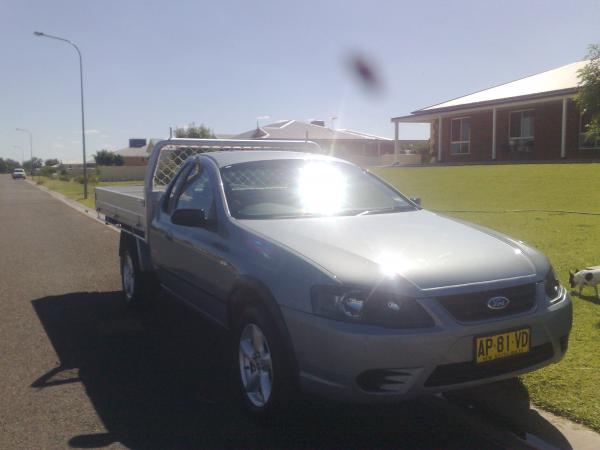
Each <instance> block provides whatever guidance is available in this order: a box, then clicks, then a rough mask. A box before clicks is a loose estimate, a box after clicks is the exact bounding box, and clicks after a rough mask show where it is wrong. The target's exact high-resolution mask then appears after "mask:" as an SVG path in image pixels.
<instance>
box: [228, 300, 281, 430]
mask: <svg viewBox="0 0 600 450" xmlns="http://www.w3.org/2000/svg"><path fill="white" fill-rule="evenodd" d="M235 330H236V333H235V337H236V339H234V343H235V344H236V345H234V351H235V359H236V366H237V367H238V370H237V382H238V389H239V395H240V397H241V401H242V404H243V406H244V407H245V409H246V410H247V411H249V412H250V413H251V414H252V415H254V416H255V417H257V418H270V417H273V416H275V414H276V413H280V412H282V410H283V408H284V407H285V406H287V403H288V401H289V400H290V399H291V394H292V391H293V389H292V380H293V378H292V377H291V370H290V364H289V362H288V361H289V357H288V356H289V355H286V354H285V352H284V351H283V346H282V345H281V339H280V337H279V333H278V331H277V328H276V326H275V325H274V323H273V320H272V319H271V317H270V316H269V314H268V312H267V311H266V309H265V308H263V307H261V306H259V305H249V306H247V307H246V308H245V309H244V310H243V312H242V314H241V316H240V318H239V320H238V321H237V326H236V329H235Z"/></svg>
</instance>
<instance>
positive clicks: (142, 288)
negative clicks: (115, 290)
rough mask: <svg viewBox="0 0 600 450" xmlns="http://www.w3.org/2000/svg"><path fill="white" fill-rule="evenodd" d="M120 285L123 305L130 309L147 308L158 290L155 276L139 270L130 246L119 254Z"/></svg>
mask: <svg viewBox="0 0 600 450" xmlns="http://www.w3.org/2000/svg"><path fill="white" fill-rule="evenodd" d="M121 283H122V286H123V298H124V299H125V303H126V304H127V306H129V307H132V308H142V307H147V306H149V305H150V303H151V301H152V300H153V299H154V296H155V295H156V293H157V292H158V290H159V284H158V282H157V279H156V276H155V274H154V273H153V272H142V271H141V270H140V264H139V261H138V258H137V252H135V249H132V248H131V246H129V247H128V248H126V249H125V250H124V251H123V252H122V254H121Z"/></svg>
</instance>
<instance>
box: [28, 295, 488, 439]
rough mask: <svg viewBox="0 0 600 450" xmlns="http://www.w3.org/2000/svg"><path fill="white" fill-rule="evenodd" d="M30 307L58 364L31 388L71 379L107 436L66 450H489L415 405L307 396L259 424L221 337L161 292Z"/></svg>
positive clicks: (441, 415)
mask: <svg viewBox="0 0 600 450" xmlns="http://www.w3.org/2000/svg"><path fill="white" fill-rule="evenodd" d="M32 303H33V307H34V309H35V311H36V313H37V315H38V316H39V318H40V321H41V323H42V324H43V326H44V328H45V331H46V333H47V335H48V337H49V339H50V341H51V342H52V344H53V346H54V348H55V350H56V353H57V354H58V356H59V359H60V365H59V366H57V367H51V368H48V371H47V373H45V374H42V375H41V376H40V377H39V378H38V379H37V380H35V381H33V383H32V384H31V386H32V388H35V389H52V387H53V386H57V385H62V384H67V383H74V382H81V383H82V384H83V386H84V387H85V389H86V392H87V395H88V396H89V398H90V400H91V402H92V404H93V406H94V408H95V409H96V412H97V414H98V416H99V417H100V419H101V420H102V422H103V423H104V426H105V428H106V430H107V432H106V433H100V434H91V435H79V436H72V437H65V441H67V442H68V445H70V446H71V447H74V448H98V447H104V446H108V445H110V444H112V443H114V442H120V443H122V444H123V445H125V446H127V447H129V448H133V449H141V448H144V449H157V450H158V449H160V450H164V449H171V448H290V447H297V448H299V447H304V448H306V447H310V448H332V447H335V448H373V447H378V448H384V447H387V448H448V449H452V448H461V449H466V448H494V446H493V445H491V444H490V443H489V442H484V441H482V440H481V438H479V437H477V435H474V434H473V433H472V432H470V431H468V430H467V429H466V427H462V426H461V425H460V424H457V423H456V421H452V420H449V418H448V417H447V413H446V412H445V411H441V410H439V409H436V408H431V407H428V406H426V405H425V404H423V403H421V402H410V403H405V404H401V405H395V406H377V407H365V406H356V405H340V404H336V403H329V402H320V401H317V400H312V399H311V400H309V399H307V400H304V401H303V402H302V403H301V404H299V405H295V407H294V411H293V412H291V413H290V416H289V417H286V418H285V419H282V420H281V421H278V422H277V423H275V424H270V425H268V426H267V425H262V424H259V423H256V422H254V421H253V420H251V419H250V418H249V417H247V416H246V415H245V414H244V413H243V412H242V411H241V410H240V409H239V408H238V405H237V402H236V399H235V398H233V395H232V393H231V392H230V381H229V380H230V376H231V373H232V367H231V364H229V362H228V359H229V358H228V356H227V352H226V349H227V345H226V342H227V341H226V336H225V335H224V333H223V332H222V331H220V330H219V329H217V328H215V327H214V326H213V325H211V324H210V323H208V322H206V321H205V320H203V319H202V318H201V317H199V316H198V315H197V314H195V313H194V312H192V311H190V310H189V309H188V308H187V307H185V306H183V305H180V304H178V303H176V302H175V301H173V300H172V299H170V298H167V297H166V296H161V297H160V298H159V300H158V301H157V304H156V306H155V307H154V308H153V309H152V310H150V311H147V312H144V313H139V312H134V311H130V310H128V309H126V308H125V307H124V305H123V302H122V299H121V294H120V293H119V292H101V293H73V294H68V295H61V296H54V297H45V298H42V299H39V300H34V301H33V302H32ZM67 442H65V443H67Z"/></svg>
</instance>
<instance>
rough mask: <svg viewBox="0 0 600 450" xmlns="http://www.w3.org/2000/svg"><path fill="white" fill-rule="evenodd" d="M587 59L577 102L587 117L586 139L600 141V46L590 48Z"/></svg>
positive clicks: (582, 70) (580, 77) (580, 79)
mask: <svg viewBox="0 0 600 450" xmlns="http://www.w3.org/2000/svg"><path fill="white" fill-rule="evenodd" d="M587 58H588V59H589V63H588V64H586V66H585V67H584V68H583V69H579V71H578V76H579V92H578V93H577V95H576V96H575V101H576V102H577V104H578V105H579V110H580V111H581V113H582V114H583V115H584V116H585V117H586V119H588V120H587V125H586V138H587V139H589V140H598V139H600V45H599V44H592V45H590V47H589V50H588V54H587Z"/></svg>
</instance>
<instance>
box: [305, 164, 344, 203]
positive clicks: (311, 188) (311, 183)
mask: <svg viewBox="0 0 600 450" xmlns="http://www.w3.org/2000/svg"><path fill="white" fill-rule="evenodd" d="M299 171H300V176H299V179H298V192H299V195H300V202H301V204H302V209H303V212H304V213H306V214H323V215H333V214H336V213H338V212H340V211H341V210H342V209H343V207H344V203H345V200H346V193H347V180H346V177H345V176H344V175H343V174H342V172H341V171H340V170H339V169H337V168H335V167H332V166H331V165H330V164H324V163H309V164H306V165H305V166H303V167H301V168H300V169H299Z"/></svg>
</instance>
